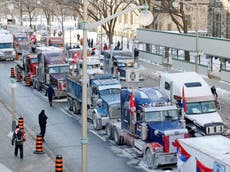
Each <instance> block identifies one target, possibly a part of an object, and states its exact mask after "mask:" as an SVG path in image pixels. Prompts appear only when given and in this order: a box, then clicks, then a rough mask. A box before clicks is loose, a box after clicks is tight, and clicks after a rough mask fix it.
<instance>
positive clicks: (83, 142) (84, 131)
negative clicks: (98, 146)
mask: <svg viewBox="0 0 230 172" xmlns="http://www.w3.org/2000/svg"><path fill="white" fill-rule="evenodd" d="M87 8H88V0H84V3H83V23H82V27H83V28H82V29H83V66H82V67H83V78H82V134H81V149H82V151H81V163H82V166H81V171H82V172H87V170H88V169H87V160H88V157H87V144H88V137H87V82H88V76H87V30H88V29H90V28H96V27H99V26H101V25H103V24H105V23H106V22H109V21H110V20H112V19H114V18H116V17H118V16H120V15H123V14H127V13H128V12H131V11H134V10H138V9H145V10H144V11H142V13H140V15H139V17H144V18H145V19H143V18H142V19H141V20H140V21H141V22H140V24H142V25H149V24H151V23H152V21H153V15H152V13H151V12H150V11H147V8H148V6H146V5H143V6H135V7H130V8H127V9H125V10H123V11H120V12H118V13H116V14H113V15H111V16H109V17H107V18H104V19H102V20H100V21H97V22H94V23H87Z"/></svg>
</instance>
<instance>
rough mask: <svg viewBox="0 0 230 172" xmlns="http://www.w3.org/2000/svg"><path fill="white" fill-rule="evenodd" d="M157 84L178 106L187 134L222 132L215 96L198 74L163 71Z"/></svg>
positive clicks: (202, 134) (223, 128)
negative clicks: (183, 118)
mask: <svg viewBox="0 0 230 172" xmlns="http://www.w3.org/2000/svg"><path fill="white" fill-rule="evenodd" d="M160 87H161V88H162V89H164V91H165V92H166V93H167V95H168V96H170V98H171V99H172V100H173V101H174V102H175V103H176V104H177V105H178V109H179V110H180V114H181V115H182V116H184V117H185V123H186V127H187V129H188V131H189V134H190V136H192V137H193V136H204V135H213V134H224V132H225V127H224V124H223V121H222V119H221V116H220V114H219V112H218V109H217V107H216V101H217V100H216V97H215V96H214V95H213V94H212V92H211V88H210V86H209V85H208V84H207V83H206V81H205V80H204V79H203V78H202V77H201V76H200V75H199V74H197V73H195V72H183V73H165V74H162V75H161V76H160ZM182 102H183V103H182Z"/></svg>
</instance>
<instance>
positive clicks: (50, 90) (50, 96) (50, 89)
mask: <svg viewBox="0 0 230 172" xmlns="http://www.w3.org/2000/svg"><path fill="white" fill-rule="evenodd" d="M46 96H48V100H49V103H50V107H51V106H52V100H53V97H54V96H55V92H54V89H53V87H52V86H51V84H50V85H49V87H48V88H47V90H46Z"/></svg>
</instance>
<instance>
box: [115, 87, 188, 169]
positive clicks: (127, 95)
mask: <svg viewBox="0 0 230 172" xmlns="http://www.w3.org/2000/svg"><path fill="white" fill-rule="evenodd" d="M131 95H132V96H131ZM132 97H133V103H131V99H132ZM120 98H121V125H120V126H121V128H118V127H115V128H114V134H113V137H114V140H115V142H116V143H117V144H124V143H126V144H128V145H131V146H133V147H134V148H136V150H137V151H138V152H139V153H140V154H141V155H143V157H144V160H145V162H146V164H147V166H148V167H149V168H157V167H158V165H164V164H174V163H176V161H177V157H176V148H175V147H174V143H175V140H176V139H179V138H186V137H188V131H187V129H186V128H185V126H184V125H183V124H182V123H181V119H180V118H179V114H178V110H177V107H176V105H173V104H171V102H170V101H169V99H168V97H167V96H166V95H165V94H164V92H162V90H160V89H159V88H136V89H133V90H131V89H122V90H121V96H120ZM131 104H132V106H134V107H135V108H134V109H135V111H134V113H133V111H131V108H133V107H131Z"/></svg>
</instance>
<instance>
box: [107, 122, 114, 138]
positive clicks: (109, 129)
mask: <svg viewBox="0 0 230 172" xmlns="http://www.w3.org/2000/svg"><path fill="white" fill-rule="evenodd" d="M105 132H106V135H107V136H108V138H109V139H111V140H113V129H112V127H111V125H110V124H107V125H106V126H105Z"/></svg>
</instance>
